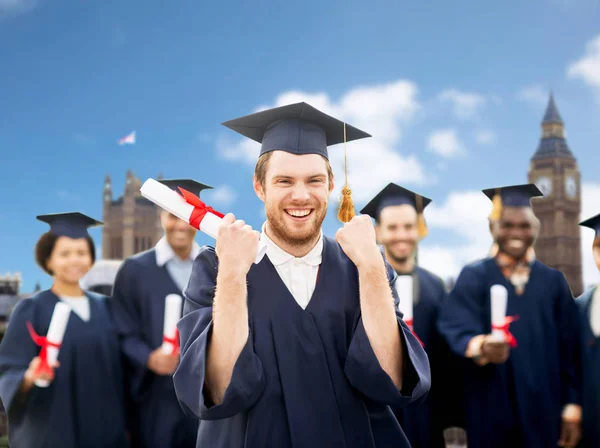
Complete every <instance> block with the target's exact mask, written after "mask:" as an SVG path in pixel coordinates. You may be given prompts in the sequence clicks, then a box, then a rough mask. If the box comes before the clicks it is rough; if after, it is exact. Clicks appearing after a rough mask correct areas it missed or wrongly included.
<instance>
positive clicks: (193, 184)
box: [159, 179, 212, 196]
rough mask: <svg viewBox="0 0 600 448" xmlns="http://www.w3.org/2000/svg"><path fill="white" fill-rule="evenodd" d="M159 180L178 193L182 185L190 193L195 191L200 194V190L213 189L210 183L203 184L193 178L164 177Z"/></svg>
mask: <svg viewBox="0 0 600 448" xmlns="http://www.w3.org/2000/svg"><path fill="white" fill-rule="evenodd" d="M159 182H160V183H161V184H163V185H166V186H167V187H169V188H170V189H172V190H175V191H176V192H178V193H179V191H178V189H179V188H180V187H181V188H183V189H184V190H187V191H189V192H190V193H194V194H195V195H197V196H200V192H201V191H202V190H211V189H212V187H211V186H210V185H206V184H202V183H200V182H197V181H195V180H193V179H163V180H159Z"/></svg>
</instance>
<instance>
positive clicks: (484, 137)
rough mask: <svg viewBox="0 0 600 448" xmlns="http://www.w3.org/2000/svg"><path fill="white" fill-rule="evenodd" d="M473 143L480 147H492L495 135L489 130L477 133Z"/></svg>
mask: <svg viewBox="0 0 600 448" xmlns="http://www.w3.org/2000/svg"><path fill="white" fill-rule="evenodd" d="M475 141H476V142H477V143H479V144H480V145H493V144H494V143H496V134H495V133H494V132H493V131H490V130H481V131H477V133H476V134H475Z"/></svg>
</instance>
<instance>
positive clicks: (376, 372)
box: [344, 262, 431, 408]
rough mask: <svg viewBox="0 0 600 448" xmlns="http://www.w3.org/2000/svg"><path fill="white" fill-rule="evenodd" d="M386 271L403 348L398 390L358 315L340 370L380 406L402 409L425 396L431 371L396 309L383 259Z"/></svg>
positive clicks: (393, 279) (389, 271)
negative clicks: (377, 354)
mask: <svg viewBox="0 0 600 448" xmlns="http://www.w3.org/2000/svg"><path fill="white" fill-rule="evenodd" d="M386 270H387V274H388V279H389V282H390V288H391V290H392V295H393V297H394V308H395V310H396V318H397V320H398V326H399V331H400V336H401V338H402V348H403V350H404V356H403V357H404V375H403V380H402V389H401V390H398V389H397V388H396V385H395V384H394V382H393V381H392V379H391V377H390V376H389V375H388V374H387V373H386V372H385V370H383V368H382V367H381V365H380V363H379V360H378V359H377V356H376V355H375V352H374V351H373V347H372V346H371V343H370V342H369V338H368V336H367V333H366V331H365V327H364V325H363V320H362V317H360V318H359V320H358V325H357V327H356V329H355V331H354V335H353V336H352V339H351V341H350V346H349V348H348V356H347V358H346V363H345V366H344V373H345V374H346V377H347V378H348V380H349V381H350V383H351V384H352V385H353V386H354V387H355V388H356V389H357V390H359V391H360V392H361V393H362V394H363V395H365V396H366V397H367V398H369V399H371V400H373V401H374V402H377V403H380V404H383V405H388V406H391V407H394V408H403V407H406V406H407V405H409V404H411V403H414V402H417V401H421V400H422V399H424V398H425V397H426V396H427V393H428V392H429V389H430V387H431V370H430V366H429V359H428V358H427V354H426V353H425V350H424V349H423V347H422V346H421V344H420V342H419V341H418V339H417V338H416V337H415V336H414V335H413V333H412V332H411V331H410V329H409V327H408V325H406V323H404V321H403V320H402V313H401V312H400V311H398V304H399V298H398V294H397V293H396V288H394V284H395V282H396V278H397V275H396V272H395V271H394V270H393V269H392V268H391V267H390V266H389V265H388V264H387V262H386Z"/></svg>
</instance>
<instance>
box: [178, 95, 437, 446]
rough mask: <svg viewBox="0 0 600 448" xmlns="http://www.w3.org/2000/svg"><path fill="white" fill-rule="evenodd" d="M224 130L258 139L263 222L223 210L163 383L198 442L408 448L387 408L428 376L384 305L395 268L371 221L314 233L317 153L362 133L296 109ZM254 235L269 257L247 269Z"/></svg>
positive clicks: (419, 351)
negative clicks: (194, 425) (169, 380)
mask: <svg viewBox="0 0 600 448" xmlns="http://www.w3.org/2000/svg"><path fill="white" fill-rule="evenodd" d="M225 125H226V126H228V127H230V128H232V129H234V130H236V131H238V132H240V133H242V134H243V135H245V136H247V137H249V138H251V139H254V140H256V141H258V142H261V143H262V149H261V155H260V157H259V159H258V163H257V165H256V169H255V177H254V189H255V192H256V194H257V195H258V197H259V198H260V199H261V200H262V201H263V202H264V203H265V210H266V216H267V220H266V222H265V224H264V225H263V229H262V234H260V235H259V233H258V232H257V231H254V230H252V229H251V228H250V226H248V225H246V224H245V223H244V222H243V221H241V220H237V221H236V220H235V218H234V217H233V215H231V214H228V215H225V217H224V218H223V223H222V225H221V227H220V229H219V234H218V236H217V240H216V249H213V248H211V247H205V248H204V249H203V250H202V252H201V253H200V255H199V256H198V258H197V259H196V261H195V262H194V269H193V273H192V277H191V279H190V282H189V285H188V288H187V289H186V291H185V295H186V299H187V300H186V306H185V310H186V312H185V315H184V317H183V318H182V319H181V321H180V322H179V324H178V327H179V331H180V334H181V340H182V352H181V364H180V365H179V368H178V369H177V372H176V373H175V376H174V382H175V388H176V390H177V396H178V398H179V400H180V402H181V403H182V406H183V407H184V408H185V409H186V410H187V412H188V413H189V414H190V415H194V416H197V417H199V418H200V419H202V423H201V424H200V430H199V432H198V434H199V436H198V444H197V447H198V448H204V447H211V448H241V447H246V448H258V447H277V448H288V447H346V448H353V447H356V448H359V447H360V448H367V447H371V448H375V447H377V448H383V447H391V446H394V447H409V446H410V445H409V443H408V441H407V440H406V437H405V436H404V434H403V432H402V429H401V428H400V425H399V424H398V422H397V420H396V418H395V417H394V414H393V412H392V410H391V408H390V406H394V407H397V408H401V407H403V406H406V405H408V404H409V403H413V402H416V401H418V400H419V399H421V398H422V397H424V395H425V394H426V393H427V391H428V390H429V385H430V374H429V363H428V362H427V357H426V354H425V352H424V351H423V348H422V347H421V345H420V344H419V341H418V340H417V338H416V337H415V336H414V335H413V334H412V333H411V332H410V330H409V328H408V327H407V325H406V324H405V323H404V322H402V320H401V318H400V315H399V312H397V310H396V308H395V307H396V305H397V295H396V294H395V293H393V292H392V287H393V284H394V279H395V273H394V272H393V270H392V269H391V268H390V267H389V265H387V264H386V263H385V262H384V257H383V256H382V254H381V253H380V251H379V249H378V247H377V245H376V241H375V231H374V228H373V223H372V221H371V219H370V218H369V217H368V216H357V217H354V218H353V219H351V220H348V221H349V222H347V223H346V224H345V225H344V227H343V228H341V229H340V230H339V231H338V233H337V234H336V239H332V238H328V237H325V236H323V234H322V230H321V224H322V222H323V219H324V218H325V215H326V213H327V205H328V197H329V194H330V193H331V191H332V190H333V188H334V183H333V174H332V170H331V166H330V165H329V162H328V152H327V146H331V145H334V144H337V143H342V142H344V141H346V137H347V141H351V140H356V139H359V138H363V137H368V136H369V135H368V134H366V133H364V132H362V131H360V130H358V129H356V128H354V127H352V126H349V125H345V124H344V123H343V122H341V121H339V120H337V119H335V118H333V117H330V116H328V115H326V114H324V113H322V112H320V111H318V110H317V109H315V108H313V107H311V106H310V105H308V104H306V103H297V104H292V105H287V106H282V107H279V108H275V109H270V110H266V111H262V112H258V113H256V114H252V115H249V116H246V117H242V118H239V119H236V120H232V121H230V122H227V123H225ZM346 131H347V134H346ZM345 194H348V189H345ZM347 199H348V198H345V200H347ZM347 205H348V202H346V206H344V203H342V206H341V207H340V211H343V212H348V211H350V210H349V209H350V208H351V207H348V206H347ZM351 211H353V210H351ZM346 218H347V217H346ZM259 238H260V239H262V241H263V242H265V243H266V245H267V247H268V249H267V253H266V256H265V257H264V258H263V259H262V260H261V261H260V262H259V263H254V261H255V258H256V254H257V250H258V242H259ZM217 254H218V258H217ZM359 291H360V300H359Z"/></svg>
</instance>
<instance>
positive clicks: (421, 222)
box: [416, 195, 429, 239]
mask: <svg viewBox="0 0 600 448" xmlns="http://www.w3.org/2000/svg"><path fill="white" fill-rule="evenodd" d="M416 199H417V231H418V232H419V238H420V239H423V238H425V237H426V236H427V235H428V234H429V230H428V229H427V224H426V223H425V217H424V216H423V198H422V197H421V196H420V195H416Z"/></svg>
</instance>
